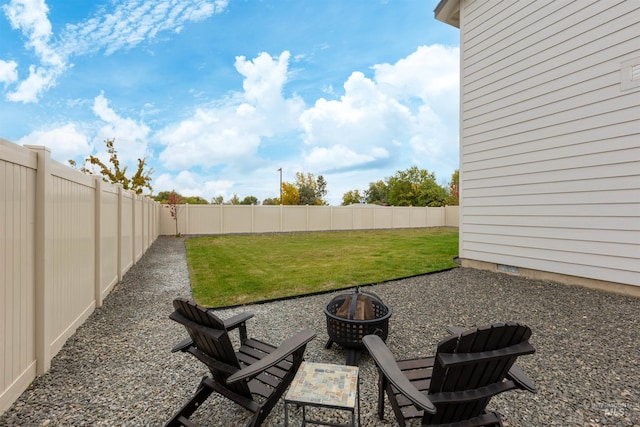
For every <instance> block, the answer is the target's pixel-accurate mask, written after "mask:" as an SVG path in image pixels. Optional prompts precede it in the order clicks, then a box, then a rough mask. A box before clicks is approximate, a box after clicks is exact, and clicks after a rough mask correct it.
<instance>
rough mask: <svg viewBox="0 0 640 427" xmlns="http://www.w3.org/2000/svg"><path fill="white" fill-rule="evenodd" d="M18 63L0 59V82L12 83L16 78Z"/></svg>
mask: <svg viewBox="0 0 640 427" xmlns="http://www.w3.org/2000/svg"><path fill="white" fill-rule="evenodd" d="M17 68H18V63H17V62H16V61H3V60H1V59H0V83H5V84H8V83H13V82H15V81H17V80H18V70H17Z"/></svg>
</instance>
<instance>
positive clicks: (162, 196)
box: [153, 191, 182, 205]
mask: <svg viewBox="0 0 640 427" xmlns="http://www.w3.org/2000/svg"><path fill="white" fill-rule="evenodd" d="M171 193H175V194H177V195H178V197H180V199H182V195H181V194H180V193H176V192H175V191H161V192H159V193H158V194H156V195H155V196H153V200H155V201H156V202H158V203H162V204H163V205H166V204H167V203H169V196H170V195H171Z"/></svg>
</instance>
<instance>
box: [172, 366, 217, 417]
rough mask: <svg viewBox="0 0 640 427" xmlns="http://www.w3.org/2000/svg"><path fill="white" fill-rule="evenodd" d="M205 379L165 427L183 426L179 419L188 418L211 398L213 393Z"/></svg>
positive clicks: (205, 378)
mask: <svg viewBox="0 0 640 427" xmlns="http://www.w3.org/2000/svg"><path fill="white" fill-rule="evenodd" d="M206 380H207V377H206V376H205V377H204V378H203V379H202V381H200V384H199V385H198V388H197V389H196V392H195V394H194V395H193V397H192V398H191V399H189V401H188V402H187V403H185V404H184V406H183V407H182V408H180V410H179V411H178V412H177V413H176V414H175V415H174V416H173V417H171V419H170V420H169V421H167V423H166V424H165V427H177V426H181V425H183V424H182V422H181V421H180V418H182V417H184V418H187V419H188V418H189V417H191V415H193V413H194V412H195V411H196V410H197V409H198V408H199V407H200V405H202V403H203V402H204V401H205V400H207V399H208V398H209V396H211V393H213V389H212V388H211V387H210V386H209V385H208V384H207V382H206Z"/></svg>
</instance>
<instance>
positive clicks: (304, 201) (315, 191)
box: [283, 172, 327, 205]
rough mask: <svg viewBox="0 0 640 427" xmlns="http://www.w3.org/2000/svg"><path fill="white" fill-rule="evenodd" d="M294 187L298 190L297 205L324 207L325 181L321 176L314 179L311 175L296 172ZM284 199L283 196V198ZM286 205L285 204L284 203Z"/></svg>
mask: <svg viewBox="0 0 640 427" xmlns="http://www.w3.org/2000/svg"><path fill="white" fill-rule="evenodd" d="M294 185H295V187H296V189H297V190H298V196H299V198H298V204H300V205H326V204H327V202H326V201H325V197H326V196H327V181H326V180H325V179H324V177H323V176H322V175H320V176H318V178H317V179H316V178H315V177H314V176H313V174H312V173H310V172H307V173H306V174H304V173H302V172H296V181H295V184H294ZM283 198H284V196H283ZM285 204H286V203H285Z"/></svg>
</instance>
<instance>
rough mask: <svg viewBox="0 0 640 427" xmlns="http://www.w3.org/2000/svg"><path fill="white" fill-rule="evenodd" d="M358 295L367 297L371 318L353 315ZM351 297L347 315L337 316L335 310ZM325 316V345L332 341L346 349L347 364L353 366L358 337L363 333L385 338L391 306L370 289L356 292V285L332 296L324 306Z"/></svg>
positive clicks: (356, 358)
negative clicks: (353, 288) (352, 288)
mask: <svg viewBox="0 0 640 427" xmlns="http://www.w3.org/2000/svg"><path fill="white" fill-rule="evenodd" d="M358 296H365V297H369V299H370V301H371V305H372V312H373V316H372V318H371V319H358V318H354V317H356V316H355V306H356V301H358ZM349 297H351V303H350V310H349V312H348V317H340V316H338V315H337V313H338V311H339V310H340V308H341V307H343V305H344V304H345V301H346V300H347V298H349ZM324 314H325V315H326V317H327V334H328V335H329V341H327V344H326V345H325V348H327V349H328V348H331V345H332V344H333V343H334V342H335V343H336V344H339V345H340V346H342V347H344V348H346V349H348V350H350V351H349V352H348V353H347V365H355V364H357V361H358V359H359V356H360V350H362V349H363V348H364V345H363V344H362V338H363V337H364V336H366V335H370V334H375V335H378V336H379V337H380V338H382V340H383V341H386V340H387V335H388V334H389V318H390V317H391V307H389V306H387V305H386V304H384V303H383V302H382V299H380V297H378V296H377V295H375V294H373V293H370V292H360V290H359V289H358V288H356V290H355V291H354V292H347V293H343V294H340V295H338V296H336V297H334V298H333V299H332V300H331V301H329V303H328V304H327V305H326V306H325V308H324Z"/></svg>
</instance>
